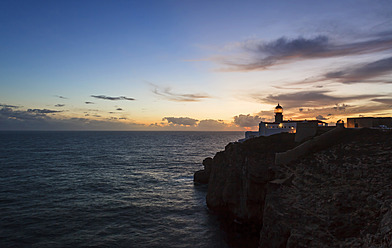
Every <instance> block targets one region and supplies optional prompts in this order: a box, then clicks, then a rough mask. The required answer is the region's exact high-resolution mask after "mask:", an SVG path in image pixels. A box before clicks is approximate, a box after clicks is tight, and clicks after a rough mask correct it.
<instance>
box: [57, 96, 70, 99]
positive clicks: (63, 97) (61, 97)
mask: <svg viewBox="0 0 392 248" xmlns="http://www.w3.org/2000/svg"><path fill="white" fill-rule="evenodd" d="M55 97H57V98H60V99H68V98H67V97H65V96H58V95H55Z"/></svg>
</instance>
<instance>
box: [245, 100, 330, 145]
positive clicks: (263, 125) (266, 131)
mask: <svg viewBox="0 0 392 248" xmlns="http://www.w3.org/2000/svg"><path fill="white" fill-rule="evenodd" d="M274 113H275V121H274V122H263V121H261V122H260V123H259V131H258V132H257V131H247V132H245V139H244V140H246V139H249V138H253V137H258V136H270V135H273V134H278V133H297V132H298V129H300V130H299V131H300V133H301V134H300V136H301V137H300V138H301V139H302V136H309V135H314V134H315V132H316V130H317V128H318V127H326V126H328V124H327V123H325V122H323V121H319V120H295V121H292V120H287V121H285V120H283V107H282V106H280V104H279V103H278V105H277V106H276V107H275V109H274ZM310 129H312V130H313V131H311V132H309V130H310ZM305 130H306V131H305Z"/></svg>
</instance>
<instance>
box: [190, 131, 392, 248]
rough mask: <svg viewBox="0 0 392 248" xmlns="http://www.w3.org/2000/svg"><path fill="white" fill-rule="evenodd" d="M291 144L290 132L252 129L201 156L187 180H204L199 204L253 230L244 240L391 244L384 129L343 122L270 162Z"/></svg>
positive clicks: (391, 173)
mask: <svg viewBox="0 0 392 248" xmlns="http://www.w3.org/2000/svg"><path fill="white" fill-rule="evenodd" d="M295 146H296V143H295V142H294V137H293V135H290V134H279V135H273V136H269V137H258V138H254V139H250V140H247V141H245V142H243V143H232V144H229V145H228V146H226V148H225V151H222V152H218V153H217V154H216V155H215V156H214V158H213V159H211V158H207V159H205V160H204V161H203V165H204V168H205V169H204V170H202V171H199V172H196V173H195V181H200V182H201V181H203V182H205V181H208V183H209V185H208V193H207V197H206V199H207V206H208V207H209V208H210V209H211V210H213V211H214V212H216V213H219V214H220V215H221V216H225V217H224V218H225V222H227V223H229V224H228V225H232V226H233V227H236V228H237V229H238V226H239V225H240V226H241V230H252V232H251V233H255V235H258V236H257V238H259V243H258V245H257V244H254V243H252V245H251V246H247V247H257V246H260V247H392V217H391V216H392V200H391V199H392V191H391V190H390V189H391V188H392V180H391V178H392V162H391V161H392V132H379V131H378V130H371V129H361V130H344V131H342V133H341V137H340V138H339V141H336V142H331V145H330V146H328V147H324V146H323V147H322V149H321V148H320V147H317V149H314V150H312V152H311V153H309V154H307V155H304V156H303V157H301V158H299V159H298V160H295V161H292V162H289V163H288V164H279V165H278V164H275V163H274V161H275V153H277V152H285V151H287V150H289V149H292V148H294V147H295ZM206 178H207V179H206ZM234 220H236V221H234ZM239 223H241V224H239ZM247 226H248V227H247Z"/></svg>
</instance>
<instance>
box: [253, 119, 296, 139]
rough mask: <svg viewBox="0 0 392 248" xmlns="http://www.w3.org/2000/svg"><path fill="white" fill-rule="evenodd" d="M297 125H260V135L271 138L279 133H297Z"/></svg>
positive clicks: (285, 123)
mask: <svg viewBox="0 0 392 248" xmlns="http://www.w3.org/2000/svg"><path fill="white" fill-rule="evenodd" d="M296 127H297V123H294V122H293V123H290V122H282V123H273V124H271V123H264V122H260V124H259V135H260V136H270V135H273V134H277V133H295V131H296Z"/></svg>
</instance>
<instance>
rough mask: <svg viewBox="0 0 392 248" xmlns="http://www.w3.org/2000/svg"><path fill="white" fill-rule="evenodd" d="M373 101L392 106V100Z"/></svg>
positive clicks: (380, 99) (378, 99)
mask: <svg viewBox="0 0 392 248" xmlns="http://www.w3.org/2000/svg"><path fill="white" fill-rule="evenodd" d="M372 101H374V102H379V103H382V104H387V105H390V106H392V98H376V99H372Z"/></svg>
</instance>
